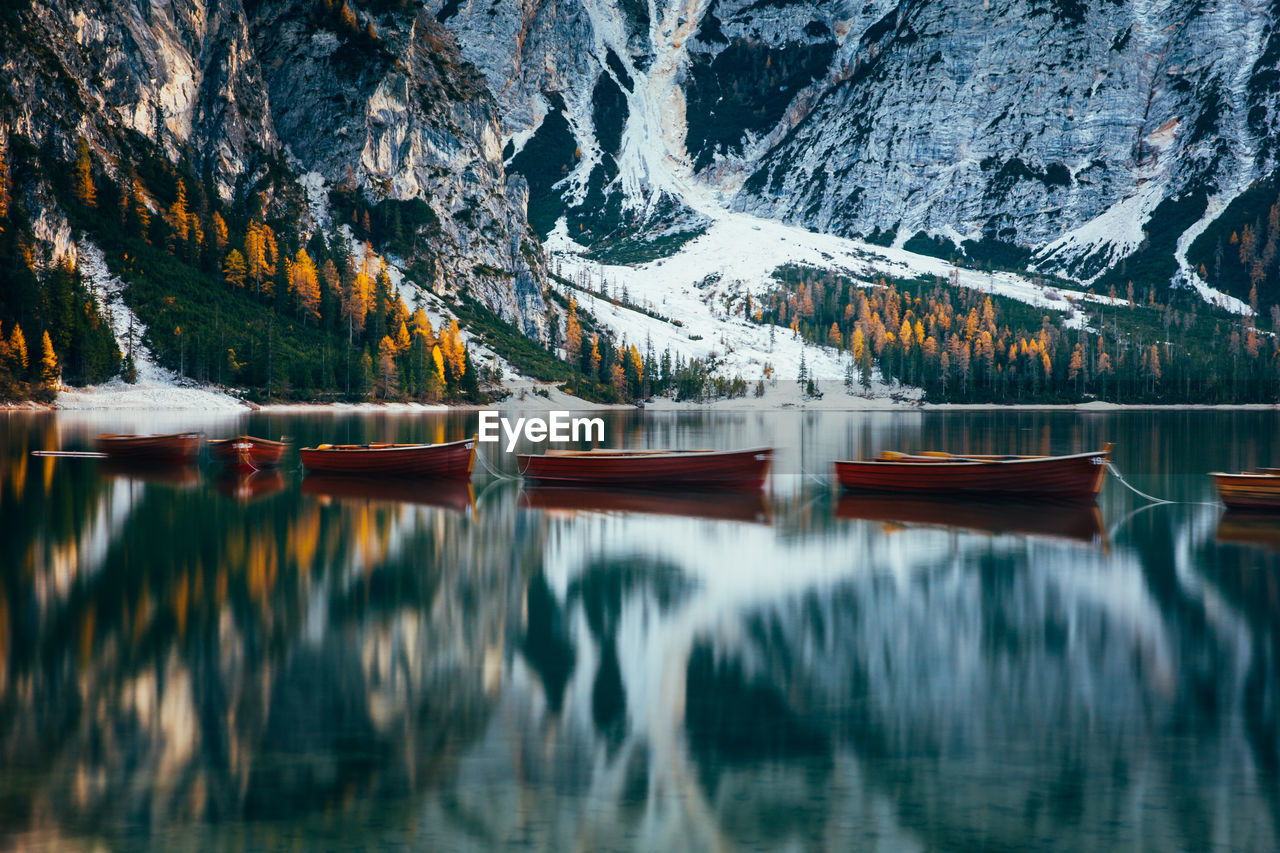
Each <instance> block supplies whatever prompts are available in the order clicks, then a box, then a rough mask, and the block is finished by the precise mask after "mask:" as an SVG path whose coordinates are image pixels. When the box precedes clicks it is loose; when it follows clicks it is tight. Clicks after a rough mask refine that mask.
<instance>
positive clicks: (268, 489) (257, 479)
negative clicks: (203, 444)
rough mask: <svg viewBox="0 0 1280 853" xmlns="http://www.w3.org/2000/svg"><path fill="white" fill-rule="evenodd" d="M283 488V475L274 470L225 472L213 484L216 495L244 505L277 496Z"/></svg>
mask: <svg viewBox="0 0 1280 853" xmlns="http://www.w3.org/2000/svg"><path fill="white" fill-rule="evenodd" d="M284 487H285V481H284V474H282V473H280V471H279V470H278V469H275V468H269V469H266V470H263V471H250V472H247V473H239V472H231V471H226V472H223V473H221V474H219V475H218V478H217V479H216V480H214V482H213V488H214V489H215V490H216V491H217V492H218V493H220V494H223V495H225V496H227V497H229V498H232V499H234V500H236V501H239V502H240V503H246V504H247V503H253V502H254V501H258V500H262V499H264V498H269V497H271V496H272V495H276V494H279V493H280V492H282V491H284Z"/></svg>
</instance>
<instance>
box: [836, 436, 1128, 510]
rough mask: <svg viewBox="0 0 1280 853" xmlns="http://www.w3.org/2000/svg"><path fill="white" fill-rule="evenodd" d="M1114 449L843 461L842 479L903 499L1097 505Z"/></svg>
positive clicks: (853, 485) (838, 471) (901, 455)
mask: <svg viewBox="0 0 1280 853" xmlns="http://www.w3.org/2000/svg"><path fill="white" fill-rule="evenodd" d="M1110 454H1111V445H1109V444H1108V445H1107V446H1106V447H1105V448H1104V449H1102V450H1095V451H1093V452H1090V453H1075V454H1072V455H1070V456H953V455H950V454H943V453H928V454H914V455H913V454H905V453H893V454H884V455H882V456H881V457H880V458H878V459H869V460H862V461H856V462H844V461H837V462H836V463H835V469H836V478H837V480H838V481H839V483H840V485H841V487H843V488H845V489H848V490H850V491H862V492H893V493H897V494H914V495H930V496H933V497H946V496H949V495H983V496H987V497H1000V498H1009V497H1037V498H1053V499H1055V500H1064V501H1091V500H1094V499H1096V498H1097V496H1098V492H1099V491H1100V490H1101V489H1102V481H1103V477H1104V476H1105V474H1106V470H1107V460H1108V459H1109V457H1110Z"/></svg>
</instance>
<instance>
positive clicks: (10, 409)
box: [0, 394, 1280, 415]
mask: <svg viewBox="0 0 1280 853" xmlns="http://www.w3.org/2000/svg"><path fill="white" fill-rule="evenodd" d="M560 396H561V397H562V398H563V399H560V400H557V399H554V398H553V399H546V398H541V397H536V398H534V397H526V399H524V400H513V399H512V398H507V399H506V400H501V401H498V402H495V403H490V404H481V403H460V404H445V403H417V402H396V401H392V402H385V403H383V402H363V403H316V402H290V403H253V402H250V401H247V400H240V401H239V403H240V405H239V406H236V407H226V408H222V409H220V410H218V414H222V415H237V414H309V413H310V414H330V413H331V414H448V413H454V412H480V411H490V410H496V411H533V412H540V411H552V410H564V411H570V412H584V411H592V412H609V411H636V412H661V413H664V414H665V413H669V412H683V411H717V412H745V413H751V412H787V411H795V412H825V413H832V414H835V413H840V412H846V413H849V414H853V413H858V412H904V413H905V412H915V413H929V412H939V413H946V412H1002V411H1007V412H1036V411H1040V412H1080V413H1082V414H1088V413H1110V412H1175V411H1180V412H1265V411H1280V403H1107V402H1097V401H1095V402H1090V403H921V402H916V401H898V400H891V399H887V398H866V397H861V398H855V399H854V400H851V401H839V402H835V401H833V402H831V403H826V404H824V403H823V402H822V401H821V400H818V401H809V402H800V403H796V402H785V403H778V404H762V405H751V404H750V403H747V404H745V405H744V404H743V400H742V399H740V398H739V399H722V400H712V401H709V402H702V403H698V402H687V401H685V402H681V401H676V400H672V399H669V398H659V399H655V400H653V401H650V402H647V403H645V404H644V405H635V404H632V403H593V402H591V401H589V400H583V399H580V398H577V397H571V396H570V395H567V394H561V395H560ZM0 411H3V412H4V413H5V414H12V413H33V414H34V413H43V412H49V413H65V414H68V415H70V414H77V415H83V414H90V413H98V414H104V415H128V414H144V413H145V414H149V415H154V414H166V415H167V414H175V415H176V414H179V413H182V412H208V409H206V408H204V407H200V406H174V407H166V408H164V409H151V410H147V409H140V408H138V407H133V406H119V407H116V406H110V405H102V406H95V407H81V406H60V405H58V404H57V403H39V402H35V401H32V400H22V401H8V400H6V401H0Z"/></svg>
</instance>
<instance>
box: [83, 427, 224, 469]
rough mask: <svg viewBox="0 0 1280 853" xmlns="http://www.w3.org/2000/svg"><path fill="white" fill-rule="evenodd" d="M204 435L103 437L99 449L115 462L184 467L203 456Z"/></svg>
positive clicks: (186, 433)
mask: <svg viewBox="0 0 1280 853" xmlns="http://www.w3.org/2000/svg"><path fill="white" fill-rule="evenodd" d="M202 440H203V436H202V435H201V434H200V433H198V432H184V433H176V434H173V435H100V436H98V450H99V451H101V452H102V453H105V454H107V456H108V457H109V458H111V459H119V460H125V461H130V462H150V463H160V464H169V465H172V464H183V463H188V462H194V461H195V459H196V457H197V456H198V455H199V454H200V442H201V441H202Z"/></svg>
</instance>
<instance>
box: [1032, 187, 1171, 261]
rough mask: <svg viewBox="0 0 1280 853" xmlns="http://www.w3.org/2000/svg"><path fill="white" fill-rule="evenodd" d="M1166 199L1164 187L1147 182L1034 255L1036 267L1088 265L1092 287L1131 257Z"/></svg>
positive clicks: (1144, 237)
mask: <svg viewBox="0 0 1280 853" xmlns="http://www.w3.org/2000/svg"><path fill="white" fill-rule="evenodd" d="M1164 197H1165V186H1164V184H1163V183H1162V182H1159V181H1146V182H1144V183H1142V184H1140V185H1139V187H1138V191H1137V192H1135V193H1134V194H1133V195H1131V196H1129V197H1128V198H1125V199H1122V200H1121V201H1119V202H1117V203H1115V204H1113V205H1112V206H1111V207H1109V208H1107V210H1106V211H1105V212H1104V213H1102V214H1101V215H1100V216H1095V217H1094V218H1093V219H1090V220H1089V221H1088V222H1086V223H1084V224H1083V225H1081V226H1080V227H1078V228H1074V229H1072V230H1071V231H1068V232H1067V233H1066V234H1063V235H1062V236H1061V237H1059V238H1058V239H1056V240H1054V241H1053V242H1052V243H1050V244H1049V245H1047V246H1045V247H1044V248H1043V249H1041V250H1040V251H1039V252H1037V253H1036V267H1037V268H1039V269H1043V270H1051V269H1052V270H1068V269H1070V268H1071V267H1072V266H1073V265H1074V264H1077V263H1081V262H1085V261H1086V260H1087V261H1089V262H1090V265H1091V266H1092V267H1093V268H1094V269H1096V270H1097V272H1095V273H1094V274H1093V275H1091V276H1088V277H1087V278H1084V279H1083V281H1084V283H1085V284H1092V283H1093V282H1094V281H1096V280H1097V279H1098V277H1099V276H1101V275H1102V274H1103V273H1104V272H1106V271H1107V270H1108V269H1110V268H1111V267H1112V266H1113V265H1114V264H1117V263H1119V262H1120V261H1121V260H1122V259H1123V258H1125V257H1128V256H1129V255H1131V254H1133V253H1134V252H1135V251H1136V250H1137V248H1138V247H1139V246H1141V245H1142V241H1143V240H1145V239H1146V234H1145V233H1144V232H1143V230H1142V229H1143V227H1144V226H1145V225H1146V224H1147V222H1148V220H1150V219H1151V213H1152V212H1153V211H1154V210H1155V209H1156V207H1157V206H1159V204H1160V202H1161V201H1163V200H1164Z"/></svg>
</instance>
